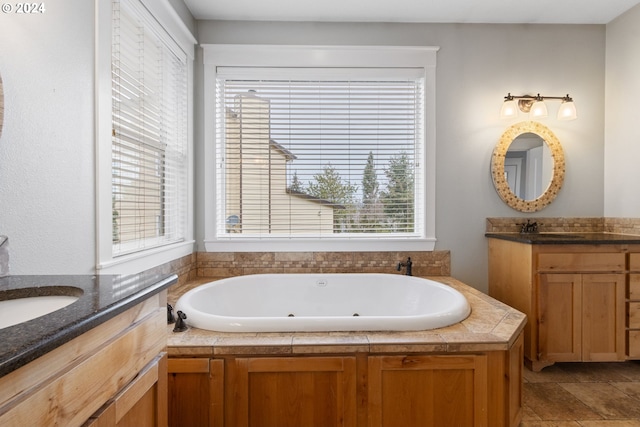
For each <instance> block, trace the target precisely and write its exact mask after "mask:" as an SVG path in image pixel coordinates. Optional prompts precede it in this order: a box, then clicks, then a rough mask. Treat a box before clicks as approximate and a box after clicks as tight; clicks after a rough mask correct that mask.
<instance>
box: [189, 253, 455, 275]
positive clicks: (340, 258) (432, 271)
mask: <svg viewBox="0 0 640 427" xmlns="http://www.w3.org/2000/svg"><path fill="white" fill-rule="evenodd" d="M407 257H411V260H412V261H413V275H414V276H448V275H449V274H450V271H451V260H450V258H451V254H450V252H449V251H412V252H198V253H197V254H196V257H195V258H196V260H195V269H196V277H198V278H200V277H211V278H226V277H233V276H241V275H245V274H260V273H394V272H395V271H396V267H397V265H398V262H400V261H405V260H406V259H407ZM192 278H193V277H192Z"/></svg>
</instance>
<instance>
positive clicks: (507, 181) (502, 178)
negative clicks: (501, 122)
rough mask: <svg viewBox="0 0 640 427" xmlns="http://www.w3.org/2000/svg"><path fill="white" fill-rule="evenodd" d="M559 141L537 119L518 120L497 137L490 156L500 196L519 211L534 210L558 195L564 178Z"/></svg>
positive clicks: (544, 205)
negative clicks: (535, 120)
mask: <svg viewBox="0 0 640 427" xmlns="http://www.w3.org/2000/svg"><path fill="white" fill-rule="evenodd" d="M564 170H565V165H564V153H563V151H562V146H561V145H560V141H558V138H556V136H555V135H554V133H553V132H551V130H550V129H549V128H547V127H546V126H545V125H543V124H542V123H538V122H531V121H527V122H521V123H517V124H515V125H513V126H511V127H509V128H508V129H507V130H506V131H505V132H504V133H503V134H502V136H501V137H500V140H499V141H498V145H496V148H495V149H494V150H493V156H492V158H491V176H492V178H493V184H494V186H495V188H496V191H497V192H498V195H499V196H500V198H501V199H502V200H503V201H504V202H505V203H506V204H507V205H509V206H510V207H512V208H513V209H515V210H517V211H520V212H537V211H539V210H541V209H544V208H545V207H546V206H547V205H549V204H550V203H551V202H552V201H553V200H554V199H555V198H556V196H557V195H558V192H559V191H560V188H561V187H562V183H563V182H564Z"/></svg>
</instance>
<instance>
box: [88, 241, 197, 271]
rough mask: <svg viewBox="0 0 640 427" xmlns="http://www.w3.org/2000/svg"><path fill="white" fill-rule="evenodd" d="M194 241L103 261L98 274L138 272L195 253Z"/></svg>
mask: <svg viewBox="0 0 640 427" xmlns="http://www.w3.org/2000/svg"><path fill="white" fill-rule="evenodd" d="M193 248H194V241H193V240H190V241H186V242H180V243H174V244H172V245H167V246H161V247H158V248H153V249H149V250H146V251H140V252H135V253H131V254H127V255H122V256H119V257H116V258H114V259H111V260H108V261H105V262H101V263H99V264H98V266H97V270H98V274H136V273H140V272H141V271H144V270H148V269H150V268H153V267H157V266H159V265H162V264H165V263H167V262H171V261H173V260H176V259H178V258H182V257H183V256H187V255H191V254H192V253H193Z"/></svg>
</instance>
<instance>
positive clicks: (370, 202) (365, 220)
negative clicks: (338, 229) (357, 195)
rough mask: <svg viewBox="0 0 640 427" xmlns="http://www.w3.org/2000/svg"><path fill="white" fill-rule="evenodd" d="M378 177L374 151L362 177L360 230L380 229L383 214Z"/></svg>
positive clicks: (371, 152)
mask: <svg viewBox="0 0 640 427" xmlns="http://www.w3.org/2000/svg"><path fill="white" fill-rule="evenodd" d="M378 190H379V184H378V175H377V174H376V167H375V162H374V158H373V151H370V152H369V157H368V158H367V164H366V166H365V167H364V172H363V176H362V206H361V207H360V212H359V224H358V225H359V228H360V229H362V230H363V231H365V232H371V231H374V230H375V229H377V228H379V227H380V222H381V219H382V218H381V216H382V212H381V209H380V201H379V193H378Z"/></svg>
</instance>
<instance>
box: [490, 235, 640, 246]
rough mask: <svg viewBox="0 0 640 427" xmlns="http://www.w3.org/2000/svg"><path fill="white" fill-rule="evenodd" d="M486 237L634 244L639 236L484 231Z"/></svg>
mask: <svg viewBox="0 0 640 427" xmlns="http://www.w3.org/2000/svg"><path fill="white" fill-rule="evenodd" d="M485 236H486V237H491V238H494V239H502V240H510V241H512V242H520V243H529V244H534V245H635V244H640V236H635V235H632V234H614V233H543V232H540V233H486V234H485Z"/></svg>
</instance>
